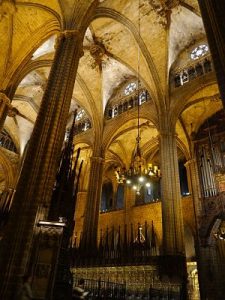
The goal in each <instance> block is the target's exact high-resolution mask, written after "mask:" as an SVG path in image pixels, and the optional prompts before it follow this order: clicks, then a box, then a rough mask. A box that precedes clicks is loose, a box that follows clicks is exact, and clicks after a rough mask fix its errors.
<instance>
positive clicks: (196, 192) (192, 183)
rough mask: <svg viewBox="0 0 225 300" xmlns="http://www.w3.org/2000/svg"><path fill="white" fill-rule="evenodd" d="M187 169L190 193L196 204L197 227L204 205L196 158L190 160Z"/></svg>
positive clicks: (186, 165) (186, 164)
mask: <svg viewBox="0 0 225 300" xmlns="http://www.w3.org/2000/svg"><path fill="white" fill-rule="evenodd" d="M185 167H186V169H187V177H188V186H189V191H190V193H191V195H192V198H193V204H194V214H195V217H196V222H197V223H196V225H199V220H198V218H199V217H200V216H201V214H202V203H201V190H200V182H199V175H198V166H197V161H196V159H195V158H192V159H190V160H188V161H187V162H186V163H185Z"/></svg>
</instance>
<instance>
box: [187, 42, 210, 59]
mask: <svg viewBox="0 0 225 300" xmlns="http://www.w3.org/2000/svg"><path fill="white" fill-rule="evenodd" d="M208 51H209V47H208V46H207V45H205V44H203V45H199V46H198V47H196V48H195V49H194V50H193V51H192V52H191V59H193V60H196V59H198V58H200V57H202V56H204V55H205V54H206V53H207V52H208Z"/></svg>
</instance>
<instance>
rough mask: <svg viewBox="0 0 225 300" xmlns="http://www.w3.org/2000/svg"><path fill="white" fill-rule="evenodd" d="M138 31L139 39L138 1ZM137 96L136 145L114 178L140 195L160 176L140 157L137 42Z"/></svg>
mask: <svg viewBox="0 0 225 300" xmlns="http://www.w3.org/2000/svg"><path fill="white" fill-rule="evenodd" d="M138 3H139V7H138V32H139V39H140V37H141V36H140V1H138ZM137 75H138V76H137V84H136V86H137V97H138V105H137V120H138V123H137V137H136V145H135V149H134V152H133V156H132V158H131V163H130V167H129V169H128V170H127V169H126V168H122V169H120V168H118V167H117V168H116V171H115V173H116V178H117V182H118V183H126V184H127V185H128V186H129V187H132V189H133V190H135V191H136V194H137V195H140V191H141V188H142V187H144V186H145V187H147V188H150V187H151V183H152V182H153V181H156V180H158V179H159V178H160V169H159V168H158V166H153V164H152V163H149V164H146V162H145V159H144V158H143V157H142V154H141V148H140V142H141V135H140V104H141V103H140V102H141V97H140V80H139V75H140V48H139V44H138V70H137Z"/></svg>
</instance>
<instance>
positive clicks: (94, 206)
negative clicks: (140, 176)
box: [82, 157, 104, 250]
mask: <svg viewBox="0 0 225 300" xmlns="http://www.w3.org/2000/svg"><path fill="white" fill-rule="evenodd" d="M103 167H104V159H103V158H101V157H91V167H90V177H89V187H88V193H87V203H86V211H85V215H84V226H83V233H84V234H83V238H82V244H83V247H85V249H93V250H94V249H96V246H97V238H98V220H99V205H100V200H101V192H102V176H103Z"/></svg>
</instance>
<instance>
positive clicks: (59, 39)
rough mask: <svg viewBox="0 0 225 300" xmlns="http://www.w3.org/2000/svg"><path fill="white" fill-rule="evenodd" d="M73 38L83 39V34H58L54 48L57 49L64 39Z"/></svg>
mask: <svg viewBox="0 0 225 300" xmlns="http://www.w3.org/2000/svg"><path fill="white" fill-rule="evenodd" d="M71 37H74V38H75V37H76V38H78V39H79V38H80V37H81V33H80V31H79V30H76V29H74V30H64V31H61V32H59V33H58V35H57V38H56V41H55V46H54V48H55V49H57V48H58V47H59V45H60V43H61V41H62V40H63V39H64V38H71Z"/></svg>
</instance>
